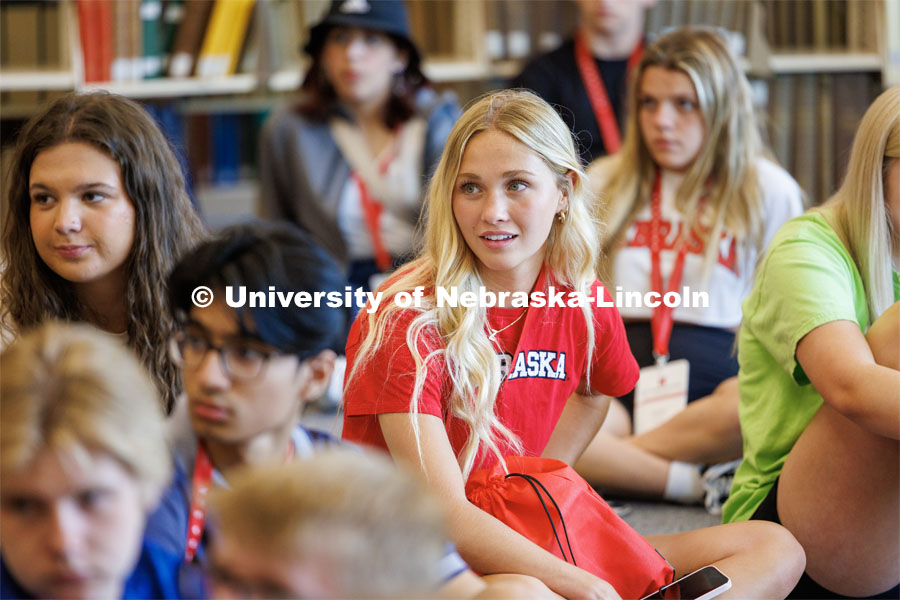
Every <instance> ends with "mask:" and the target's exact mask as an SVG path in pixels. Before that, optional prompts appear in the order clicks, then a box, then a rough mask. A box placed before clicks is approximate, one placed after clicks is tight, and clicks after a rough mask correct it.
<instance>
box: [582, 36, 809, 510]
mask: <svg viewBox="0 0 900 600" xmlns="http://www.w3.org/2000/svg"><path fill="white" fill-rule="evenodd" d="M629 110H630V112H629V119H628V127H627V133H626V138H625V141H624V144H623V147H622V150H621V151H620V153H619V154H617V155H616V156H613V157H608V158H605V159H602V160H600V161H597V162H596V163H594V164H592V165H591V167H590V169H589V173H590V176H591V177H592V182H593V183H594V190H595V192H596V193H597V196H598V200H597V201H598V209H599V210H600V211H601V212H602V213H603V214H604V220H605V222H606V223H607V224H608V225H607V228H606V230H605V232H604V235H603V245H604V248H605V251H606V256H607V257H608V262H607V264H606V265H605V271H606V273H604V275H605V276H606V277H607V280H608V281H609V282H610V283H612V284H613V286H614V289H619V288H620V289H621V290H622V292H623V295H625V296H628V295H629V293H630V294H631V300H632V302H631V303H630V304H624V303H620V305H619V310H620V311H621V313H622V316H623V318H624V319H625V321H626V330H627V333H628V340H629V344H630V345H631V350H632V352H633V353H634V355H635V357H636V358H637V360H638V363H639V364H640V365H641V366H642V367H644V369H643V370H642V374H641V380H640V383H639V385H638V388H637V390H636V392H635V401H634V402H632V398H631V397H625V398H623V399H622V401H623V404H625V405H626V406H627V407H628V409H630V410H631V411H632V412H635V416H636V425H638V426H640V427H641V429H642V431H641V433H640V435H637V436H634V437H626V438H625V439H624V440H623V439H621V438H622V436H626V435H628V434H629V433H630V431H629V430H630V421H629V420H628V419H627V418H622V416H624V412H623V411H621V410H620V411H619V412H618V414H619V417H620V418H619V420H618V421H616V420H615V419H610V421H611V423H610V426H609V427H608V428H606V429H605V430H604V431H601V432H600V433H599V434H598V436H597V437H596V438H595V440H594V442H593V443H592V444H591V445H590V446H589V448H588V450H587V451H586V452H585V453H584V455H583V456H582V458H581V460H580V461H579V463H578V464H577V465H576V468H577V469H579V472H580V473H581V474H582V475H583V476H585V477H586V478H587V479H588V480H589V481H591V482H592V483H594V484H595V485H598V486H599V487H601V488H602V489H605V490H606V491H608V492H616V493H621V494H625V495H634V496H649V497H655V498H665V499H668V500H673V501H680V502H695V501H698V500H700V499H701V497H702V496H703V495H704V493H706V491H707V490H704V485H703V483H704V482H703V478H702V477H701V474H700V470H699V469H698V468H697V467H696V466H695V464H694V463H701V464H714V463H722V462H726V461H731V460H733V459H737V458H740V455H741V437H740V427H739V423H738V416H737V403H738V396H737V384H736V379H735V376H736V375H737V370H738V365H737V360H736V359H735V358H734V356H733V352H732V348H733V345H734V332H735V330H736V328H737V327H738V325H740V322H741V301H742V300H743V298H744V297H745V296H746V294H747V293H748V292H749V289H750V286H751V284H752V278H753V271H754V266H755V264H756V260H757V258H758V257H759V256H760V254H761V253H762V252H763V250H764V249H765V247H766V245H767V244H768V241H769V240H770V239H771V237H772V236H773V235H774V233H775V231H777V229H778V228H779V227H780V226H781V225H782V224H783V223H784V222H786V221H787V220H789V219H790V218H792V217H794V216H797V215H799V214H800V213H801V212H802V200H801V196H802V192H801V190H800V188H799V187H798V185H797V183H796V182H795V181H794V180H793V179H792V178H791V176H790V175H789V174H788V173H787V172H786V171H784V170H783V169H782V168H781V167H779V166H778V165H776V164H775V163H774V162H772V161H771V160H770V159H768V158H767V154H766V151H765V148H764V145H763V143H762V140H761V139H760V136H759V132H758V129H757V123H756V120H755V118H754V114H753V106H752V103H751V99H750V89H749V84H748V82H747V80H746V78H745V77H744V75H743V74H742V71H741V69H740V67H739V66H738V63H737V60H736V58H735V55H734V54H733V53H732V52H731V50H730V48H729V46H728V43H727V41H726V39H725V38H724V37H723V36H722V35H720V33H719V32H717V31H713V30H711V29H706V28H694V29H682V30H678V31H675V32H672V33H670V34H668V35H666V36H663V37H661V38H660V39H658V40H657V41H656V42H654V43H653V44H650V45H649V46H648V47H647V48H646V49H645V51H644V55H643V58H642V59H641V61H640V63H639V65H638V67H637V69H636V71H635V78H634V82H633V86H632V90H631V94H630V96H629ZM686 288H689V290H690V291H689V292H686ZM696 292H702V293H704V294H706V298H705V304H704V300H703V299H702V298H698V297H696V296H695V293H696ZM667 294H668V297H667V299H668V301H669V302H668V304H669V305H671V306H669V305H667V304H666V303H663V302H662V300H663V299H664V297H666V296H667ZM637 296H640V298H641V300H642V302H640V303H639V302H637V301H636V300H635V298H636V297H637ZM623 300H624V299H623ZM655 300H659V301H658V302H657V301H655ZM652 304H657V306H655V307H654V306H652ZM700 399H702V401H700V402H698V403H697V404H692V405H691V406H690V408H689V409H688V410H685V411H682V412H678V411H679V410H680V409H681V408H683V406H684V404H683V403H684V402H685V400H686V401H689V402H691V401H694V400H700ZM679 402H680V403H681V404H680V406H679ZM634 404H636V405H637V408H636V409H634ZM619 407H620V409H621V405H619ZM644 407H651V408H650V409H646V408H644ZM671 414H675V415H676V416H675V417H674V419H672V420H669V421H666V422H664V423H663V424H662V425H659V423H660V422H663V420H664V419H665V417H666V416H670V415H671ZM656 425H658V426H656ZM707 479H710V477H707ZM713 487H717V486H713ZM722 487H723V488H724V489H721V490H720V489H713V490H712V491H710V493H709V494H708V495H709V498H708V502H707V506H708V508H709V509H710V510H711V512H717V511H718V510H720V504H721V498H719V495H720V493H724V494H725V495H727V492H728V489H727V488H728V487H729V485H728V482H727V481H726V482H725V483H724V484H723V485H722Z"/></svg>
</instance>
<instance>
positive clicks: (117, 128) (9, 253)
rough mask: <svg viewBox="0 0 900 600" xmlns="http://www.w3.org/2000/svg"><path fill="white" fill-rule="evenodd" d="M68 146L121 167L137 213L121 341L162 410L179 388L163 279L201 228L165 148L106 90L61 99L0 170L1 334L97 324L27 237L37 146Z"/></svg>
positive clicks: (135, 110) (143, 120)
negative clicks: (2, 188) (3, 199)
mask: <svg viewBox="0 0 900 600" xmlns="http://www.w3.org/2000/svg"><path fill="white" fill-rule="evenodd" d="M66 142H81V143H85V144H90V145H91V146H93V147H95V148H97V149H98V150H100V151H101V152H103V153H104V154H106V155H107V156H109V157H110V158H111V159H112V160H113V161H115V162H116V163H117V164H118V165H119V168H120V169H121V173H122V185H123V186H124V189H125V192H126V193H127V194H128V197H129V198H130V199H131V202H132V203H133V205H134V212H135V235H134V244H133V245H132V248H131V252H130V254H129V256H128V259H127V261H126V265H125V268H126V271H127V273H128V276H127V282H126V298H125V303H126V306H127V313H128V343H129V345H130V346H131V347H132V348H133V349H134V350H135V352H136V353H137V354H138V356H140V358H141V360H142V362H143V363H144V366H145V367H146V368H147V370H148V371H149V372H150V375H151V376H152V378H153V380H154V382H155V383H156V385H157V387H158V388H159V391H160V395H161V397H162V398H163V402H164V406H165V409H166V410H167V411H169V410H170V409H171V407H172V405H173V403H174V401H175V398H176V397H177V395H178V394H179V393H180V391H181V376H180V373H179V370H178V368H177V367H176V366H175V365H174V364H173V363H172V361H171V359H170V358H169V356H168V339H169V336H170V335H171V333H172V331H173V329H174V323H173V321H172V318H171V316H170V314H169V311H168V307H167V298H166V277H167V276H168V273H169V271H170V270H171V269H172V267H173V266H174V264H175V262H176V260H177V259H178V258H179V257H180V256H181V255H182V254H183V253H184V252H186V251H187V250H188V249H190V248H192V247H193V246H194V245H196V244H197V243H198V242H199V241H200V240H201V239H202V238H203V225H202V223H201V221H200V217H199V216H198V215H197V213H196V212H195V211H194V209H193V207H192V206H191V202H190V198H189V197H188V194H187V191H186V189H185V181H184V175H183V174H182V171H181V165H180V164H179V163H178V160H177V159H176V157H175V154H174V152H173V151H172V148H171V146H170V145H169V143H168V141H167V140H166V138H165V137H164V136H163V134H162V132H160V130H159V128H158V127H157V126H156V123H155V122H154V121H153V119H152V117H150V115H149V114H147V112H146V111H145V110H144V109H143V108H141V107H140V106H139V105H138V104H136V103H135V102H132V101H131V100H128V99H127V98H123V97H121V96H116V95H113V94H108V93H105V92H100V93H91V94H77V93H73V94H68V95H66V96H64V97H63V98H60V99H59V100H57V101H55V102H53V103H52V104H50V105H49V106H47V107H46V108H44V109H43V110H42V111H41V112H39V113H38V114H37V115H35V116H34V117H32V118H31V119H30V120H29V121H28V123H27V124H26V125H25V126H24V128H23V129H22V131H21V133H20V135H19V138H18V141H17V143H16V148H15V152H14V155H13V158H12V161H11V163H10V166H9V172H8V173H7V177H8V182H9V195H8V197H7V203H6V210H5V213H6V214H5V219H4V223H3V232H2V254H3V258H4V265H3V273H2V278H0V303H2V309H0V315H2V324H3V326H4V328H5V329H6V330H7V331H8V332H9V331H14V330H18V331H22V330H25V329H28V328H31V327H33V326H35V325H38V324H39V323H41V322H43V321H45V320H47V319H50V318H56V319H66V320H73V321H91V322H96V321H97V316H96V315H92V314H91V313H90V311H89V310H88V309H87V307H86V306H84V304H83V303H82V302H80V301H79V300H78V298H77V297H76V295H75V291H74V288H73V287H72V285H71V284H70V283H69V282H68V281H66V280H65V279H63V278H62V277H60V276H59V275H57V274H56V273H55V272H53V271H52V270H51V269H50V268H49V267H47V265H46V264H45V263H44V262H43V260H41V258H40V257H39V256H38V253H37V250H36V249H35V246H34V242H33V239H32V232H31V223H30V206H31V197H30V194H29V180H30V173H31V165H32V163H33V162H34V159H35V158H36V157H37V156H38V154H40V153H41V152H43V151H44V150H47V149H49V148H52V147H54V146H57V145H59V144H62V143H66Z"/></svg>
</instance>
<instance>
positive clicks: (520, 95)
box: [348, 90, 598, 477]
mask: <svg viewBox="0 0 900 600" xmlns="http://www.w3.org/2000/svg"><path fill="white" fill-rule="evenodd" d="M484 131H500V132H503V133H506V134H508V135H510V136H512V137H513V138H514V139H515V140H516V141H518V142H519V143H521V144H523V145H525V146H527V147H528V148H529V149H531V150H532V151H534V152H535V153H536V154H537V155H538V156H540V157H541V159H542V160H543V161H544V162H545V163H546V165H547V166H548V167H549V168H550V170H551V171H552V172H553V174H554V175H555V177H556V182H557V185H558V187H559V190H560V191H561V192H563V193H564V194H566V196H567V199H568V217H567V218H566V219H565V220H564V221H563V222H559V221H556V220H555V221H554V224H553V226H552V228H551V230H550V235H549V237H548V239H547V243H546V256H545V258H544V262H545V264H546V266H547V267H548V270H549V274H550V275H551V276H552V277H553V278H555V279H556V281H558V282H559V283H561V284H563V285H567V286H570V287H571V288H573V289H575V290H577V291H580V292H582V293H584V294H585V297H587V296H589V295H590V294H589V292H590V287H591V284H592V283H593V282H594V280H595V279H596V274H595V266H596V261H597V256H598V242H597V231H598V224H597V222H596V221H595V220H594V217H593V216H592V215H591V211H590V208H589V206H588V203H587V192H586V189H587V188H586V185H587V184H586V176H585V174H584V171H583V169H582V168H581V165H580V163H579V161H578V155H577V154H576V152H575V144H574V141H573V139H572V134H571V132H570V131H569V129H568V127H567V126H566V124H565V123H564V122H563V120H562V119H561V118H560V116H559V115H558V114H557V113H556V111H555V110H553V108H552V107H551V106H550V105H549V104H547V103H546V102H544V101H543V100H541V99H540V98H539V97H538V96H536V95H534V94H532V93H530V92H525V91H517V90H505V91H500V92H495V93H492V94H488V95H486V96H484V97H482V98H480V99H479V100H477V101H476V102H474V103H473V104H472V105H471V106H470V107H469V108H468V109H467V110H466V112H465V113H464V114H463V115H462V117H460V119H459V121H457V123H456V125H455V126H454V128H453V131H451V132H450V136H449V138H448V139H447V143H446V145H445V146H444V153H443V155H442V157H441V160H440V163H439V164H438V166H437V169H436V171H435V173H434V177H433V178H432V180H431V182H430V184H429V186H428V193H427V201H426V215H427V222H426V226H425V234H424V242H423V244H424V247H423V249H422V251H421V252H420V254H419V256H418V258H416V260H414V261H413V262H412V263H411V264H410V265H409V266H408V267H407V268H405V269H404V270H403V271H402V272H401V274H400V275H399V276H397V277H396V278H395V279H393V280H390V281H389V282H388V283H387V284H386V287H385V288H384V289H383V291H384V293H385V298H386V299H390V298H391V297H393V296H394V295H395V294H397V293H398V292H400V291H407V290H413V289H414V288H415V287H416V286H424V288H425V290H426V291H429V290H430V292H428V293H426V296H425V298H424V299H423V301H422V303H421V304H422V306H421V308H418V309H401V308H399V307H398V306H396V304H395V303H394V302H385V304H386V307H385V308H384V309H382V310H380V311H379V312H377V313H376V314H374V315H372V314H369V315H367V317H366V319H367V320H366V324H367V326H368V331H367V332H366V335H365V338H364V339H363V342H362V344H361V345H360V349H359V353H358V358H357V360H356V363H355V364H354V365H353V369H352V370H351V371H350V376H349V378H348V381H349V380H352V378H353V377H354V376H355V375H356V373H357V372H359V371H360V369H361V368H362V367H363V366H364V365H365V364H366V362H368V360H369V359H370V358H371V357H372V355H373V354H374V353H375V352H376V351H377V349H378V348H379V347H380V346H381V344H382V341H383V340H384V337H385V335H386V332H387V329H388V327H389V326H390V325H391V324H392V322H393V321H394V320H395V319H396V317H397V316H398V314H399V312H400V311H402V310H415V311H417V312H418V314H417V315H416V316H415V318H414V319H413V320H412V322H411V324H410V326H409V329H408V330H407V331H406V345H407V347H408V348H409V350H410V352H411V353H412V356H413V360H414V361H415V365H416V377H415V388H414V392H413V395H412V398H410V419H411V422H412V427H413V431H414V433H415V436H416V442H417V443H419V441H420V440H419V429H418V422H417V419H416V417H417V415H418V411H419V398H420V396H421V392H422V388H423V385H424V383H425V380H426V378H427V376H428V372H429V369H434V368H438V367H437V365H439V364H440V359H441V358H443V362H444V364H445V368H446V372H447V374H448V376H449V378H450V381H451V383H452V390H451V391H450V401H449V411H448V412H449V415H450V416H452V417H456V418H458V419H460V420H461V421H463V422H464V423H465V424H466V425H467V426H468V428H469V437H468V439H467V440H466V444H465V446H464V448H463V449H462V452H461V453H460V456H459V457H458V458H459V461H460V466H461V469H462V472H463V474H464V476H466V477H468V475H469V473H470V472H471V470H472V467H473V465H474V463H475V458H476V455H477V453H478V450H479V448H480V447H481V446H482V445H484V446H485V447H486V448H487V450H488V451H490V452H492V453H493V454H494V455H495V456H496V457H497V458H498V459H499V460H500V461H501V463H502V462H503V456H502V453H501V451H500V448H499V446H498V441H499V439H500V438H503V439H505V440H507V442H509V443H510V444H511V445H512V446H513V447H514V448H516V449H518V450H520V442H519V440H518V438H517V437H516V436H515V434H513V433H512V432H511V431H510V430H509V429H508V428H506V427H505V426H504V425H503V423H501V422H500V421H499V419H498V418H497V416H496V414H495V412H494V405H495V402H496V399H497V392H498V391H499V389H500V383H501V374H500V366H499V363H498V360H497V354H496V350H495V348H494V346H493V344H492V343H491V341H490V340H489V339H488V336H487V333H486V332H485V322H486V319H487V313H486V310H485V308H484V307H482V306H479V307H476V308H465V307H462V306H456V307H452V306H449V305H446V304H445V305H444V306H437V305H436V302H435V295H434V290H435V288H436V287H437V286H441V287H443V288H445V289H454V288H455V289H458V290H459V292H460V293H463V292H477V291H478V289H479V287H480V286H482V285H483V283H482V279H481V275H480V274H479V272H478V267H477V261H476V257H475V255H474V254H473V252H472V250H471V249H470V248H469V247H468V246H467V245H466V242H465V239H464V238H463V235H462V232H461V230H460V228H459V225H458V224H457V223H456V219H455V218H454V216H453V207H452V194H453V188H454V185H455V181H456V177H457V175H458V172H459V165H460V162H461V161H462V156H463V153H464V152H465V150H466V146H467V144H468V142H469V141H470V140H471V139H472V138H473V137H475V136H476V135H478V134H479V133H482V132H484ZM570 178H571V179H570ZM582 310H583V312H584V317H585V324H586V329H587V335H588V355H587V356H588V357H590V356H591V355H592V353H593V347H594V335H593V334H594V328H593V316H592V313H591V310H590V307H588V306H586V303H585V306H582ZM420 346H421V347H422V348H423V349H424V355H423V352H421V351H420ZM588 364H590V358H589V359H588ZM419 451H420V458H421V445H420V446H419Z"/></svg>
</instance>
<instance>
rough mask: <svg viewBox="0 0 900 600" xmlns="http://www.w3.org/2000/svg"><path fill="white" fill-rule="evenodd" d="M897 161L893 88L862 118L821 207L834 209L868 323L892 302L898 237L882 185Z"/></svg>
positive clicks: (899, 101)
mask: <svg viewBox="0 0 900 600" xmlns="http://www.w3.org/2000/svg"><path fill="white" fill-rule="evenodd" d="M898 159H900V85H894V86H891V87H890V88H888V89H887V90H885V91H884V92H883V93H882V94H881V95H880V96H878V98H876V99H875V101H874V102H873V103H872V105H871V106H870V107H869V109H868V110H867V111H866V114H865V115H863V118H862V121H861V122H860V124H859V128H858V129H857V131H856V137H855V138H854V140H853V147H852V149H851V151H850V161H849V162H848V164H847V174H846V175H845V176H844V181H843V183H842V184H841V187H840V188H839V189H838V191H837V192H835V194H834V195H833V196H832V197H831V198H830V199H829V200H828V202H826V203H825V204H824V205H823V206H822V207H820V208H821V209H825V210H826V211H827V210H829V209H831V208H834V212H833V215H834V221H833V223H832V225H833V226H834V228H835V230H836V231H837V233H838V235H839V236H840V237H841V239H842V240H843V242H844V244H845V245H846V246H847V250H848V251H849V252H850V254H851V256H852V257H853V261H854V262H855V263H856V267H857V269H859V274H860V277H861V278H862V282H863V286H864V287H865V290H866V298H867V300H868V303H869V318H870V320H871V321H874V320H875V319H877V318H878V316H879V315H880V314H881V313H883V312H884V311H885V310H887V308H888V307H889V306H890V305H891V304H892V303H893V302H894V292H893V287H892V282H891V250H892V244H891V237H892V235H893V236H897V235H900V232H896V231H893V225H892V222H891V215H890V208H889V207H888V205H887V199H886V198H885V195H884V180H885V179H886V178H887V170H888V168H889V167H890V165H891V161H892V160H898ZM816 210H819V209H816Z"/></svg>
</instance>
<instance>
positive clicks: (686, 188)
mask: <svg viewBox="0 0 900 600" xmlns="http://www.w3.org/2000/svg"><path fill="white" fill-rule="evenodd" d="M649 67H662V68H664V69H669V70H675V71H681V72H682V73H684V74H685V75H687V76H688V77H689V78H690V80H691V82H692V83H693V85H694V89H695V90H696V92H697V99H698V102H699V105H700V112H701V114H702V116H703V121H704V124H705V127H706V138H705V140H704V143H703V144H702V146H701V148H700V152H699V154H698V155H697V157H696V158H695V159H694V161H693V162H692V163H691V164H690V165H689V166H688V168H687V170H686V172H685V177H684V180H683V181H682V183H681V185H680V187H679V188H678V191H677V192H676V195H675V206H676V207H677V209H678V211H679V212H680V213H681V214H682V215H684V216H685V219H686V222H688V223H695V222H696V221H697V215H698V212H699V209H700V206H699V204H700V203H699V199H700V196H701V195H703V196H705V204H706V207H707V210H709V209H711V210H712V211H713V223H712V227H710V228H709V229H708V230H705V231H698V232H697V233H698V234H699V235H701V236H705V237H704V242H706V255H705V257H704V274H705V275H704V276H707V275H708V274H709V272H710V268H711V267H712V264H713V263H714V262H715V260H716V256H717V254H718V244H714V243H709V241H710V240H717V239H718V238H719V237H720V236H721V235H722V232H723V231H728V232H730V233H732V234H733V235H734V236H735V237H736V238H737V239H738V241H739V242H741V243H746V242H747V241H750V242H751V243H753V244H755V245H756V248H757V251H759V250H761V248H760V246H761V245H762V241H763V216H764V215H763V214H762V212H763V211H762V197H761V193H760V190H759V181H758V179H757V172H756V160H757V159H758V158H760V157H762V156H768V155H767V153H766V149H765V145H764V144H763V142H762V138H761V137H760V132H759V129H758V125H757V122H756V118H755V115H754V112H753V103H752V98H751V93H750V84H749V83H748V82H747V78H746V77H745V76H744V74H743V72H742V70H741V68H740V66H739V65H738V62H737V58H736V57H735V55H734V53H733V52H732V51H731V49H730V48H729V46H728V43H727V41H726V40H725V39H724V38H723V37H722V36H721V35H720V34H719V33H717V32H716V31H715V30H713V29H710V28H703V27H689V28H683V29H678V30H676V31H673V32H672V33H669V34H668V35H665V36H663V37H661V38H659V39H658V40H657V41H655V42H654V43H652V44H650V45H649V46H648V47H647V48H646V49H645V50H644V55H643V58H642V59H641V61H640V63H639V64H638V67H637V68H636V69H635V74H634V77H633V78H632V81H631V85H630V88H629V93H628V101H627V114H628V118H627V124H626V134H625V140H624V142H623V144H622V149H621V151H620V152H619V153H617V154H615V155H614V156H610V157H606V158H604V159H601V160H602V161H603V162H604V163H611V164H609V169H608V172H609V173H611V174H612V175H611V176H610V179H609V181H608V182H606V185H604V187H603V189H602V190H601V196H602V198H601V199H602V200H603V201H604V202H605V204H603V205H598V207H597V208H598V210H599V211H600V212H601V213H602V214H603V217H604V221H605V222H606V223H607V226H608V232H609V235H608V236H605V237H604V239H603V250H604V254H605V255H607V256H609V257H612V255H613V254H614V252H615V248H616V245H617V243H618V242H619V240H620V239H621V238H622V236H623V235H624V234H625V232H626V231H627V229H628V227H629V226H630V225H631V223H632V221H634V218H635V217H636V216H637V214H638V213H639V212H640V211H641V209H642V208H643V207H644V206H646V205H647V203H648V202H649V199H650V193H651V189H652V187H653V181H654V179H655V177H656V172H657V165H656V162H655V161H654V160H653V156H652V154H651V153H650V150H649V149H648V148H647V145H646V143H645V142H644V138H643V135H642V134H641V129H640V120H639V117H640V106H639V102H640V89H641V88H640V86H641V79H642V78H643V75H644V73H645V72H646V70H647V69H648V68H649ZM592 170H593V169H592ZM604 171H606V169H604ZM608 262H609V263H611V261H608ZM607 269H608V265H605V266H604V273H605V274H608V273H606V271H607Z"/></svg>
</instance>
